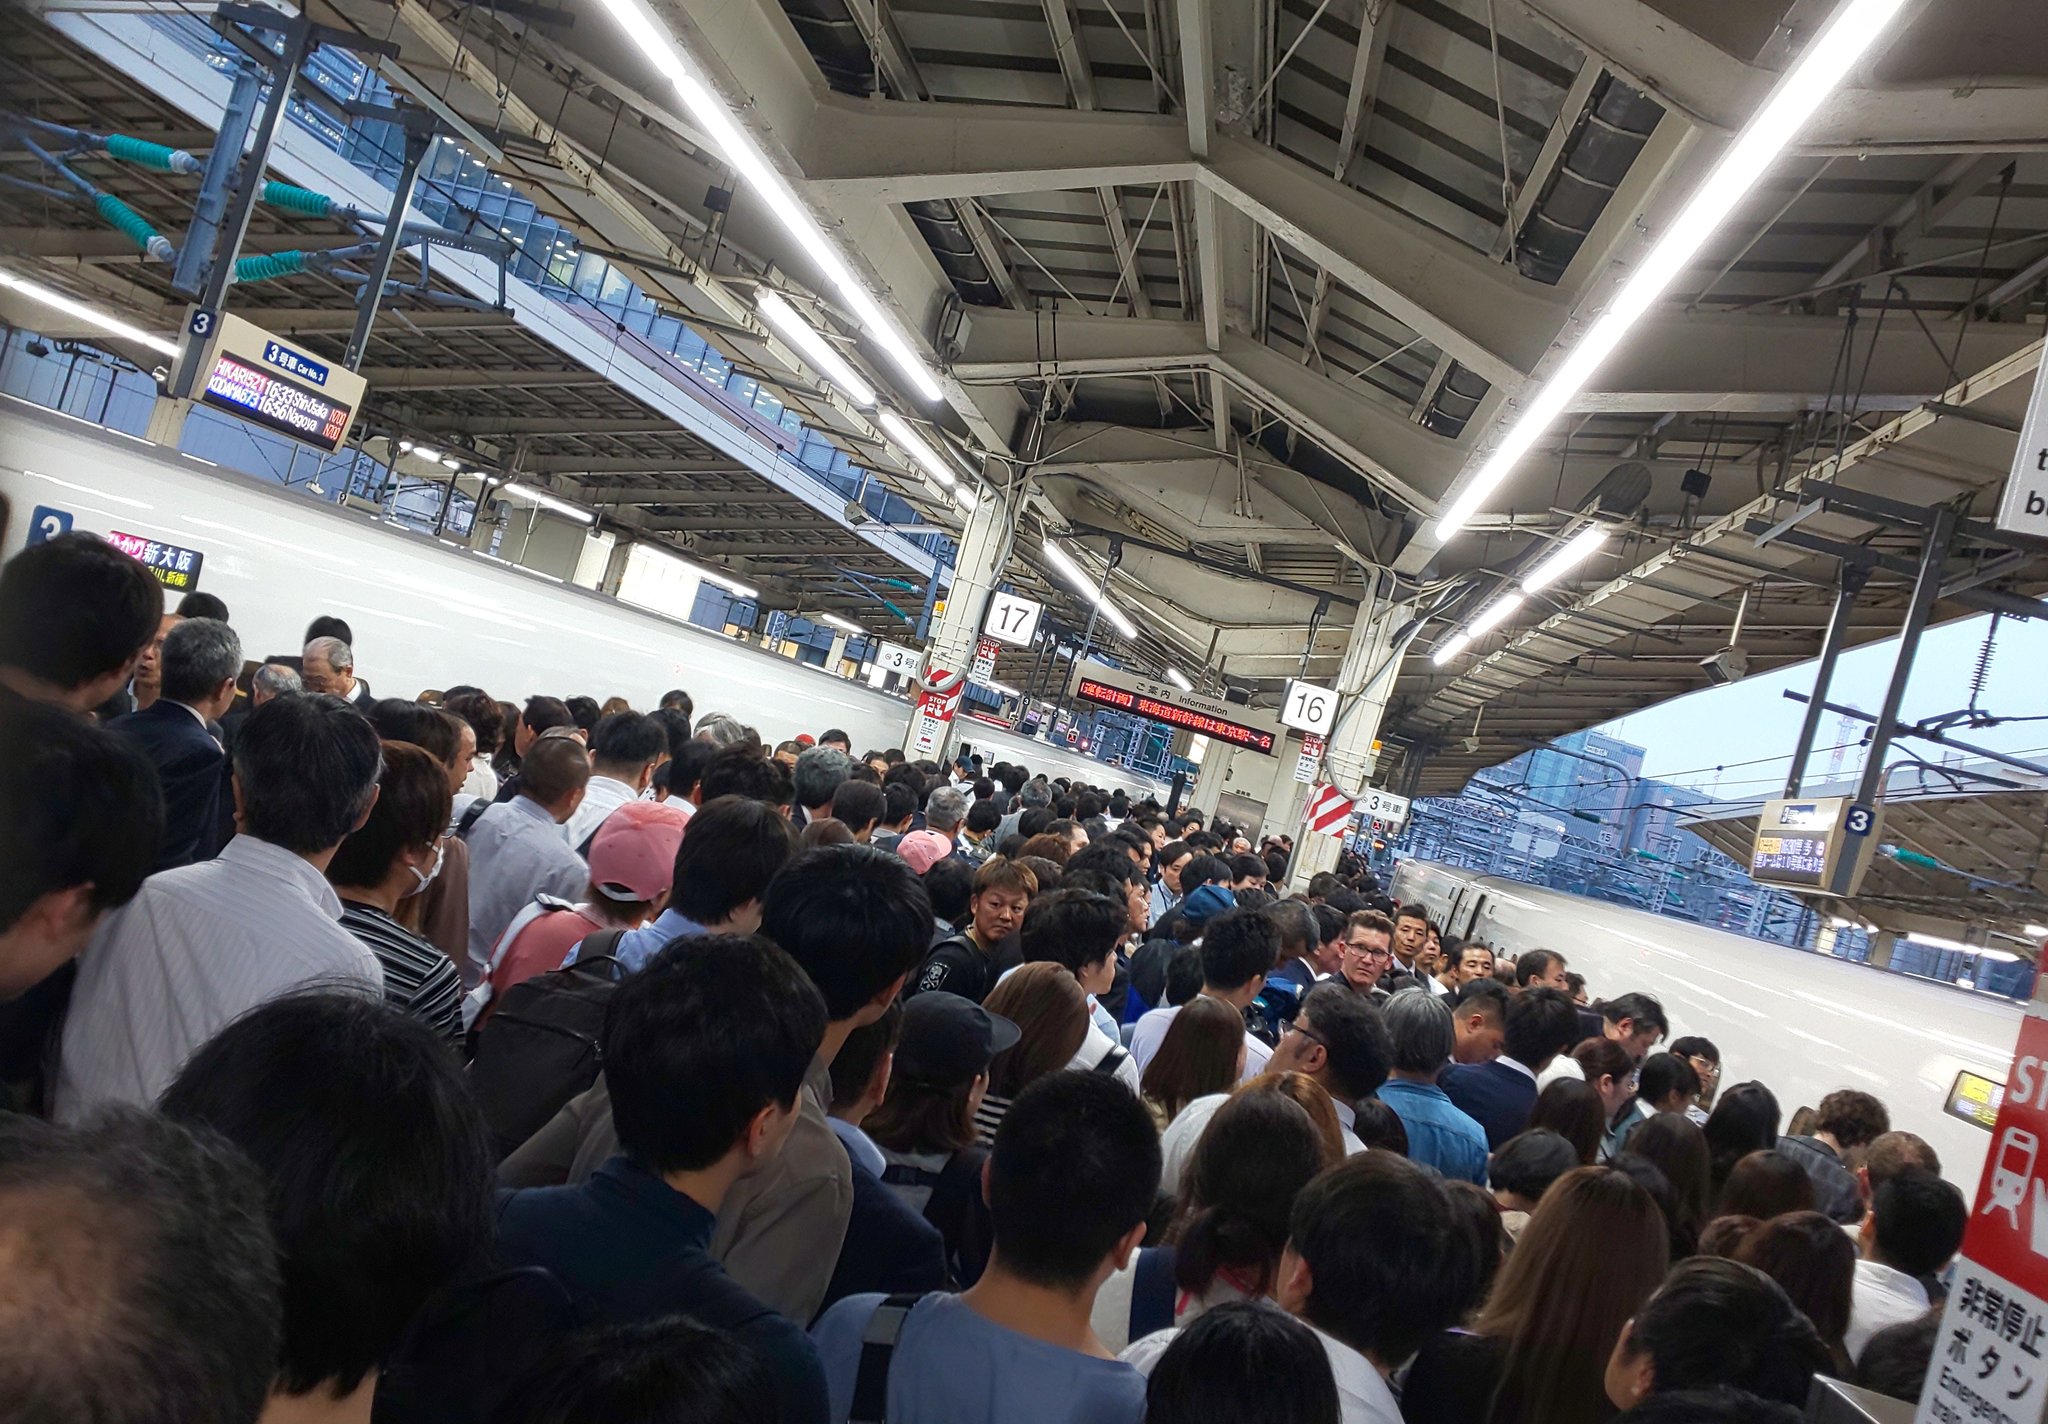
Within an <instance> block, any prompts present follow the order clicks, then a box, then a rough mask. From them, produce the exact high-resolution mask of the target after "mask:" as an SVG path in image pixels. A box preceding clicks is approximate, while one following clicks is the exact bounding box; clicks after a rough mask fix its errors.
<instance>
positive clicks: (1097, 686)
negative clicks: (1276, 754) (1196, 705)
mask: <svg viewBox="0 0 2048 1424" xmlns="http://www.w3.org/2000/svg"><path fill="white" fill-rule="evenodd" d="M1074 695H1075V696H1076V697H1078V698H1079V699H1081V701H1083V702H1092V703H1094V704H1095V705H1096V706H1098V707H1113V708H1115V709H1116V710H1117V711H1119V712H1129V713H1130V714H1131V715H1133V716H1135V717H1145V718H1149V719H1150V720H1152V721H1154V722H1164V723H1165V724H1166V725H1167V726H1169V727H1180V728H1183V729H1185V730H1187V731H1190V732H1195V733H1198V734H1200V735H1201V736H1204V737H1209V738H1212V739H1213V740H1215V741H1219V742H1227V743H1228V744H1230V745H1231V746H1233V747H1249V748H1250V749H1251V750H1253V751H1255V752H1264V753H1265V754H1266V755H1268V756H1271V755H1272V754H1273V742H1274V736H1273V733H1271V732H1268V731H1264V730H1262V729H1261V728H1258V727H1250V726H1246V725H1245V724H1244V723H1242V722H1233V721H1230V720H1228V719H1227V718H1223V717H1217V716H1214V715H1212V714H1211V713H1208V712H1198V711H1196V710H1195V709H1193V708H1191V707H1180V706H1176V705H1175V704H1173V703H1171V702H1165V701H1162V700H1161V699H1159V698H1157V697H1148V696H1147V695H1145V694H1144V693H1142V692H1136V691H1132V690H1131V689H1129V688H1123V687H1116V686H1113V685H1112V684H1110V683H1107V682H1101V681H1098V680H1097V679H1095V678H1092V677H1083V678H1082V679H1081V680H1080V681H1079V682H1078V683H1076V684H1075V686H1074Z"/></svg>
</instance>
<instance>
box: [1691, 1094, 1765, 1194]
mask: <svg viewBox="0 0 2048 1424" xmlns="http://www.w3.org/2000/svg"><path fill="white" fill-rule="evenodd" d="M1779 1120H1780V1119H1779V1113H1778V1099H1777V1095H1776V1094H1774V1093H1772V1092H1771V1090H1770V1089H1769V1088H1766V1087H1765V1086H1764V1085H1763V1084H1762V1083H1737V1084H1736V1085H1735V1086H1734V1087H1732V1088H1730V1089H1729V1090H1728V1091H1727V1092H1726V1093H1725V1094H1723V1095H1722V1097H1721V1101H1719V1102H1718V1103H1716V1104H1714V1111H1713V1112H1712V1113H1711V1114H1709V1115H1708V1117H1707V1124H1706V1126H1705V1127H1703V1128H1701V1129H1700V1131H1702V1132H1704V1133H1705V1134H1706V1136H1707V1156H1708V1158H1709V1159H1710V1160H1711V1161H1712V1163H1713V1179H1714V1194H1715V1195H1716V1196H1717V1197H1718V1196H1719V1195H1720V1192H1721V1187H1722V1185H1723V1184H1724V1183H1726V1182H1727V1180H1728V1174H1729V1173H1730V1172H1732V1171H1734V1170H1735V1164H1736V1163H1737V1162H1740V1161H1741V1160H1742V1159H1743V1158H1745V1157H1747V1156H1748V1155H1749V1154H1750V1153H1752V1152H1767V1151H1769V1150H1770V1149H1771V1148H1773V1147H1776V1146H1777V1145H1778V1122H1779Z"/></svg>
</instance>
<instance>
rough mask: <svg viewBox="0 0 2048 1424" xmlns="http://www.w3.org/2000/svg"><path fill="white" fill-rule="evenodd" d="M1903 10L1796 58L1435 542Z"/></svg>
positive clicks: (1894, 1) (1846, 12)
mask: <svg viewBox="0 0 2048 1424" xmlns="http://www.w3.org/2000/svg"><path fill="white" fill-rule="evenodd" d="M1904 4H1905V0H1848V3H1847V4H1844V5H1843V6H1842V7H1841V8H1840V9H1838V10H1837V11H1836V12H1835V16H1834V18H1833V20H1831V21H1830V22H1829V23H1828V25H1827V27H1826V28H1825V29H1823V30H1822V31H1821V32H1820V33H1819V34H1818V35H1816V36H1814V38H1813V41H1812V43H1810V44H1808V45H1807V46H1806V48H1805V49H1804V50H1803V51H1801V53H1800V55H1799V60H1798V62H1797V63H1796V64H1794V65H1793V66H1792V68H1791V69H1790V70H1788V71H1787V72H1786V74H1785V76H1784V77H1783V78H1782V79H1780V80H1779V81H1778V84H1777V87H1776V88H1774V89H1773V90H1772V91H1771V95H1770V97H1769V98H1768V99H1766V100H1765V101H1764V104H1763V107H1762V108H1760V109H1758V110H1757V111H1756V113H1755V114H1753V115H1751V116H1750V120H1749V122H1748V123H1747V124H1746V125H1744V126H1743V129H1742V132H1741V133H1740V134H1738V135H1737V136H1736V139H1735V142H1734V143H1733V144H1731V145H1730V146H1729V148H1728V151H1727V152H1726V153H1724V154H1723V155H1722V156H1721V161H1720V162H1719V163H1717V164H1715V165H1714V169H1713V171H1712V172H1711V173H1709V174H1708V175H1707V178H1706V181H1705V182H1703V183H1701V184H1700V186H1699V188H1698V189H1697V190H1695V191H1694V193H1693V195H1692V197H1691V198H1690V199H1689V200H1688V201H1687V202H1686V204H1685V207H1684V208H1683V209H1682V210H1681V211H1680V212H1679V213H1678V215H1677V216H1676V217H1674V218H1673V219H1672V220H1671V221H1670V223H1669V224H1667V225H1666V226H1665V229H1664V233H1663V235H1662V236H1661V237H1659V238H1658V239H1657V241H1656V242H1655V243H1654V244H1653V245H1652V246H1651V248H1650V250H1649V252H1647V253H1646V254H1644V256H1643V258H1642V260H1640V261H1639V262H1637V263H1636V265H1635V268H1634V270H1633V271H1632V272H1630V274H1629V276H1628V280H1627V281H1625V282H1624V283H1623V284H1622V286H1621V289H1620V290H1619V291H1618V292H1616V293H1615V296H1614V300H1613V301H1612V302H1610V303H1609V304H1608V307H1607V310H1606V311H1604V312H1602V313H1601V314H1600V316H1599V317H1598V318H1597V319H1596V320H1595V321H1594V323H1593V325H1592V327H1591V328H1590V329H1588V331H1587V332H1586V334H1585V335H1584V336H1583V337H1581V338H1580V340H1579V343H1578V345H1577V346H1575V347H1573V348H1572V349H1571V350H1570V351H1569V352H1567V353H1566V355H1565V358H1564V360H1563V361H1562V362H1561V363H1560V364H1559V365H1558V368H1557V370H1556V371H1555V372H1553V373H1552V374H1551V376H1550V378H1549V379H1548V380H1547V381H1545V382H1543V384H1542V386H1541V387H1540V389H1538V390H1535V391H1533V392H1528V393H1526V394H1525V398H1524V401H1523V407H1522V416H1521V419H1519V420H1517V421H1516V422H1515V423H1514V425H1513V426H1511V427H1510V428H1509V429H1508V431H1507V433H1506V434H1505V435H1504V436H1502V437H1501V441H1500V444H1499V445H1497V446H1495V447H1494V449H1493V451H1492V452H1491V453H1490V454H1489V455H1488V456H1487V457H1486V459H1485V461H1484V463H1482V464H1481V465H1480V467H1479V470H1478V473H1477V474H1476V475H1474V477H1473V479H1472V482H1471V483H1470V484H1469V485H1467V486H1466V487H1465V489H1464V491H1463V492H1462V493H1460V494H1459V495H1458V497H1457V498H1456V499H1455V500H1453V501H1452V502H1451V504H1450V505H1449V507H1448V508H1446V509H1445V510H1444V511H1443V513H1441V514H1440V515H1438V516H1437V527H1436V537H1437V539H1438V540H1439V542H1448V541H1449V540H1450V539H1451V538H1452V537H1453V536H1455V535H1456V534H1457V533H1459V531H1461V530H1462V529H1464V527H1465V525H1466V524H1467V523H1468V522H1469V521H1470V520H1471V518H1472V516H1473V515H1474V514H1476V513H1478V512H1479V507H1480V505H1482V504H1484V503H1485V502H1486V501H1487V499H1488V498H1489V497H1490V496H1491V495H1492V494H1493V492H1494V491H1495V490H1497V489H1499V488H1500V487H1501V485H1502V484H1503V483H1504V482H1505V481H1506V480H1507V477H1508V476H1509V475H1510V474H1511V473H1513V471H1514V468H1515V466H1516V465H1517V464H1519V463H1520V462H1521V459H1522V457H1523V456H1524V455H1526V454H1528V453H1529V451H1530V450H1531V449H1532V448H1533V447H1534V446H1535V444H1536V442H1537V441H1538V440H1539V439H1541V438H1542V436H1543V432H1544V431H1545V430H1547V429H1548V428H1549V427H1550V424H1551V422H1552V421H1554V420H1556V419H1557V417H1558V416H1559V415H1561V414H1563V413H1564V410H1565V407H1567V406H1568V405H1570V404H1571V403H1572V401H1573V400H1574V399H1575V398H1576V397H1577V396H1578V394H1579V392H1581V391H1583V390H1584V389H1585V388H1586V387H1587V385H1588V384H1590V383H1591V381H1592V379H1593V375H1594V373H1595V372H1596V371H1598V370H1599V369H1600V366H1601V363H1602V362H1604V361H1605V360H1606V359H1607V358H1608V357H1609V356H1611V355H1612V354H1613V353H1614V349H1615V348H1616V347H1617V346H1619V345H1620V344H1621V342H1622V338H1623V337H1625V336H1627V335H1628V333H1629V331H1630V329H1631V328H1633V327H1634V326H1635V324H1636V323H1637V322H1638V321H1640V320H1641V319H1642V317H1643V315H1644V313H1646V312H1647V311H1648V310H1649V309H1650V306H1651V304H1652V303H1654V302H1655V301H1656V300H1657V298H1659V297H1660V296H1662V295H1663V294H1664V292H1665V290H1666V289H1667V288H1669V287H1670V285H1671V284H1672V282H1673V281H1675V280H1676V279H1677V277H1678V275H1679V273H1681V272H1683V271H1684V270H1685V269H1686V268H1687V266H1689V265H1690V264H1691V262H1692V260H1693V258H1694V257H1695V256H1697V255H1698V253H1699V251H1700V249H1701V248H1702V247H1704V246H1705V245H1706V244H1707V242H1708V241H1709V240H1710V239H1712V237H1713V236H1714V234H1715V233H1716V232H1717V231H1718V230H1719V229H1720V227H1721V225H1722V224H1723V223H1725V222H1726V221H1727V220H1728V217H1729V214H1731V213H1732V212H1734V210H1735V208H1736V206H1737V205H1738V204H1740V203H1741V201H1742V200H1743V198H1744V197H1746V196H1747V195H1748V193H1749V191H1750V189H1752V188H1754V187H1755V186H1756V184H1757V181H1758V180H1759V179H1760V178H1762V177H1763V175H1764V173H1765V171H1766V170H1767V169H1769V168H1770V166H1771V164H1773V163H1774V162H1776V161H1777V159H1778V157H1779V155H1780V154H1782V153H1783V152H1784V151H1785V149H1786V148H1787V147H1788V146H1789V145H1790V144H1791V142H1792V140H1793V139H1795V138H1796V137H1798V134H1799V131H1800V130H1801V129H1803V128H1804V127H1805V126H1806V124H1807V121H1808V120H1809V119H1811V118H1812V117H1813V115H1814V113H1815V111H1816V110H1818V109H1819V108H1820V106H1821V105H1822V104H1823V103H1825V102H1826V101H1827V98H1828V96H1829V95H1830V94H1832V93H1833V92H1834V91H1835V89H1836V87H1837V86H1838V85H1840V84H1841V82H1842V79H1843V77H1844V76H1846V75H1847V74H1848V72H1849V71H1850V69H1852V68H1854V67H1855V65H1856V63H1857V61H1858V60H1860V59H1862V58H1863V56H1864V54H1865V53H1867V52H1868V51H1869V49H1870V47H1871V46H1872V45H1874V44H1876V43H1877V38H1878V36H1879V35H1880V34H1882V33H1883V32H1884V30H1885V27H1886V26H1887V25H1888V24H1890V23H1891V21H1892V19H1893V18H1894V17H1895V16H1896V15H1897V14H1898V12H1899V10H1900V9H1901V8H1902V7H1903V6H1904Z"/></svg>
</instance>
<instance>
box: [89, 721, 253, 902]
mask: <svg viewBox="0 0 2048 1424" xmlns="http://www.w3.org/2000/svg"><path fill="white" fill-rule="evenodd" d="M107 726H108V727H109V728H110V729H111V730H113V731H115V732H119V733H120V734H121V735H122V736H124V737H126V738H128V740H129V741H130V742H132V743H133V744H134V745H135V746H136V748H137V749H138V750H140V751H141V753H142V755H143V757H144V758H145V759H146V760H148V762H149V763H150V765H152V766H154V767H155V768H156V775H157V780H158V781H159V782H160V783H161V784H162V786H163V791H164V838H163V843H162V844H161V845H160V846H158V847H157V854H156V864H155V865H154V866H153V867H152V869H155V870H169V869H170V868H171V867H173V866H177V865H190V864H191V863H192V862H193V861H195V860H211V859H212V858H213V857H214V855H215V854H216V853H217V852H218V851H219V850H220V841H219V837H220V829H219V828H220V798H221V795H222V791H221V783H222V782H223V781H224V780H225V777H226V772H225V770H224V768H225V767H226V764H227V754H226V753H225V752H223V751H222V750H221V746H220V743H219V742H216V741H215V740H214V739H213V735H212V734H211V733H210V732H208V731H207V730H206V728H205V727H204V726H203V725H201V723H200V721H199V718H198V717H197V716H195V715H193V712H192V709H191V708H189V707H186V706H183V705H182V704H180V703H176V702H170V701H167V700H165V699H163V698H158V699H157V700H156V701H155V702H152V703H150V704H149V706H147V707H145V708H143V709H142V710H141V711H140V712H130V713H129V714H128V715H127V716H125V717H116V718H115V719H114V720H113V721H112V722H109V723H108V724H107Z"/></svg>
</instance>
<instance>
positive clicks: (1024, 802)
mask: <svg viewBox="0 0 2048 1424" xmlns="http://www.w3.org/2000/svg"><path fill="white" fill-rule="evenodd" d="M1050 805H1052V786H1051V785H1050V784H1049V783H1048V782H1047V781H1046V779H1045V778H1044V777H1042V776H1034V777H1032V778H1031V779H1030V780H1029V781H1027V782H1025V783H1024V784H1023V786H1021V787H1019V788H1018V790H1017V809H1016V810H1014V811H1012V812H1010V814H1009V815H1007V816H1005V817H1003V819H1002V820H1001V821H1000V822H998V823H997V825H996V834H995V842H996V844H997V845H1001V844H1002V843H1003V842H1004V841H1006V840H1008V839H1009V838H1010V837H1011V836H1014V835H1016V834H1017V823H1018V822H1019V821H1022V820H1023V819H1024V813H1025V812H1026V811H1039V810H1043V809H1044V808H1046V807H1047V806H1050Z"/></svg>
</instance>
